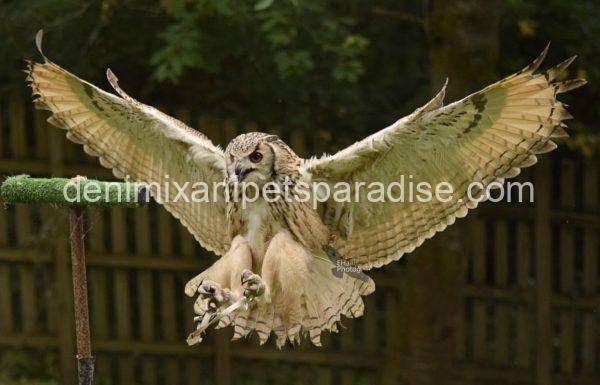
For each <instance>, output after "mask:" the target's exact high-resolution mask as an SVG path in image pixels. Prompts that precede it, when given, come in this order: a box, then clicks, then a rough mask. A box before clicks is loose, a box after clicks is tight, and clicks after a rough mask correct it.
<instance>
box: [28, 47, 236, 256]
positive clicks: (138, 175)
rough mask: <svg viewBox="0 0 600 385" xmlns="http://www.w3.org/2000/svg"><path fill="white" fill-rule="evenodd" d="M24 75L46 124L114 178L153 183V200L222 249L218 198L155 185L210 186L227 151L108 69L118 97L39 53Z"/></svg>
mask: <svg viewBox="0 0 600 385" xmlns="http://www.w3.org/2000/svg"><path fill="white" fill-rule="evenodd" d="M40 43H41V41H40ZM38 45H39V44H38ZM40 51H41V50H40ZM27 73H28V75H27V80H28V82H29V85H30V86H31V88H32V91H33V94H34V96H37V98H36V99H35V106H36V107H37V108H43V109H47V110H50V111H51V112H52V115H51V116H50V117H49V119H48V121H49V122H50V123H51V124H53V125H55V126H57V127H60V128H63V129H66V130H67V138H69V139H70V140H72V141H73V142H75V143H79V144H82V145H83V146H84V150H85V152H86V153H88V154H90V155H93V156H97V157H98V158H99V160H100V163H101V164H102V165H103V166H104V167H107V168H110V169H112V171H113V173H114V174H115V176H116V177H118V178H121V179H123V178H125V177H128V178H129V180H131V181H140V182H145V183H151V186H153V187H152V188H151V189H150V190H151V193H152V194H153V196H154V198H155V199H156V200H157V201H158V202H159V203H162V204H163V206H164V207H165V208H166V209H167V210H168V211H169V212H171V214H173V215H174V216H175V217H176V218H178V219H179V220H180V221H181V222H182V224H183V225H184V226H185V227H186V228H187V229H188V230H189V231H190V232H191V233H192V234H193V235H194V237H195V238H196V240H198V242H200V244H201V245H202V246H203V247H205V248H206V249H208V250H211V251H214V252H215V253H217V254H219V255H221V254H223V253H224V252H226V250H227V249H228V248H229V244H230V241H231V239H230V237H229V235H228V233H227V226H226V222H225V217H226V211H225V202H224V199H221V198H222V197H219V196H216V197H211V199H210V202H186V201H183V200H180V201H177V202H175V201H172V199H171V200H168V199H167V198H168V197H167V196H166V192H165V191H164V188H162V189H160V191H159V188H158V187H157V186H164V183H166V182H171V183H172V182H177V183H179V184H180V186H183V185H184V184H185V183H186V182H190V185H188V187H187V188H186V191H187V192H188V193H190V192H191V190H190V189H191V187H190V186H191V184H192V183H196V182H204V183H206V184H207V186H208V187H209V190H210V191H213V190H212V186H213V185H214V184H215V183H220V182H222V181H223V180H224V177H225V157H224V154H223V152H222V150H221V149H220V148H218V147H217V146H215V145H214V144H213V143H212V142H211V141H210V140H209V139H208V138H207V137H206V136H204V135H203V134H201V133H199V132H198V131H195V130H193V129H191V128H190V127H188V126H186V125H185V124H183V123H182V122H180V121H178V120H176V119H174V118H171V117H170V116H168V115H165V114H163V113H162V112H160V111H158V110H156V109H154V108H152V107H150V106H147V105H144V104H142V103H140V102H138V101H136V100H134V99H133V98H131V97H130V96H128V95H127V94H125V92H123V90H121V88H120V87H119V86H118V84H117V78H116V76H114V74H113V73H112V72H110V70H109V71H108V73H107V75H108V78H109V81H110V83H111V84H112V85H113V87H114V88H115V90H116V91H117V93H119V95H120V97H119V96H116V95H113V94H110V93H108V92H105V91H102V90H101V89H99V88H97V87H95V86H94V85H92V84H90V83H87V82H85V81H83V80H81V79H79V78H77V77H76V76H75V75H73V74H71V73H69V72H67V71H66V70H64V69H62V68H61V67H59V66H58V65H56V64H54V63H53V62H51V61H49V60H48V59H46V58H45V57H44V62H43V63H29V66H28V71H27ZM188 196H189V195H188ZM170 197H171V198H172V197H173V194H170ZM213 198H214V199H213Z"/></svg>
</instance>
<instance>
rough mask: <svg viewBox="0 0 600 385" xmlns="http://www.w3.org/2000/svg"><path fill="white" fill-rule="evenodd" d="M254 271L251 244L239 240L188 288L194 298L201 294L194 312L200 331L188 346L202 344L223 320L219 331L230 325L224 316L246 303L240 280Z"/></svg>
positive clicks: (188, 284) (186, 287)
mask: <svg viewBox="0 0 600 385" xmlns="http://www.w3.org/2000/svg"><path fill="white" fill-rule="evenodd" d="M251 267H252V252H251V251H250V247H249V246H248V243H247V241H246V240H245V239H244V238H243V237H241V236H237V237H235V238H234V239H233V241H232V243H231V248H230V249H229V251H228V252H227V254H225V255H224V256H223V257H222V258H220V259H219V260H218V261H216V262H215V263H214V264H213V265H212V266H211V267H209V268H208V269H206V270H204V271H203V272H202V273H200V274H198V275H197V276H196V277H194V278H192V279H191V280H190V281H189V282H188V283H187V284H186V286H185V293H186V294H187V295H188V296H190V297H193V296H194V295H196V294H198V299H197V300H196V302H195V304H194V311H195V312H196V314H198V317H196V318H195V321H196V322H198V324H199V326H200V325H201V326H202V327H200V328H199V329H198V330H197V331H196V332H194V333H192V335H190V338H188V343H190V344H193V343H198V342H200V341H201V340H202V339H201V335H202V332H204V329H205V328H206V327H208V325H209V324H211V323H212V322H213V320H214V319H215V317H219V318H218V319H217V320H215V322H216V321H218V322H219V324H218V327H223V326H226V325H228V324H229V323H230V315H229V314H224V315H223V314H220V313H221V312H222V311H223V310H225V309H226V308H228V307H229V306H230V305H232V304H233V303H235V302H237V301H238V300H240V299H242V296H243V294H244V288H243V287H242V282H241V280H240V276H241V275H242V272H243V271H245V270H247V269H249V268H251Z"/></svg>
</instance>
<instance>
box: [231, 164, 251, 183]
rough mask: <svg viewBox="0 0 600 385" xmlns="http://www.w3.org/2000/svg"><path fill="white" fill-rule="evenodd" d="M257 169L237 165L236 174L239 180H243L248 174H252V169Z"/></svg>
mask: <svg viewBox="0 0 600 385" xmlns="http://www.w3.org/2000/svg"><path fill="white" fill-rule="evenodd" d="M254 170H256V169H255V168H242V167H241V166H239V165H238V166H235V176H236V177H237V180H238V182H242V181H243V180H244V179H246V176H248V174H250V173H251V172H252V171H254Z"/></svg>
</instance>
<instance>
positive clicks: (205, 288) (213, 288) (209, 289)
mask: <svg viewBox="0 0 600 385" xmlns="http://www.w3.org/2000/svg"><path fill="white" fill-rule="evenodd" d="M197 291H198V294H199V295H200V298H202V299H207V300H208V308H209V309H210V310H216V309H217V308H219V307H221V306H223V305H226V304H228V303H229V302H230V299H231V292H230V291H229V290H228V289H222V288H221V286H220V285H219V284H218V283H216V282H213V281H210V280H208V279H206V280H204V281H202V282H201V283H200V286H198V289H197Z"/></svg>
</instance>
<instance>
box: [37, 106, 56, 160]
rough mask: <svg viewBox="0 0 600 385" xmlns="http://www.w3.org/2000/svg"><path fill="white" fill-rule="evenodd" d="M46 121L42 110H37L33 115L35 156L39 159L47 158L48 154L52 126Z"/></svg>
mask: <svg viewBox="0 0 600 385" xmlns="http://www.w3.org/2000/svg"><path fill="white" fill-rule="evenodd" d="M48 126H49V124H48V123H47V122H46V119H45V118H44V115H43V113H42V112H40V111H35V113H34V115H33V129H34V132H35V156H36V157H37V158H38V159H46V157H47V156H48V131H49V130H51V129H52V128H51V127H48Z"/></svg>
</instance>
